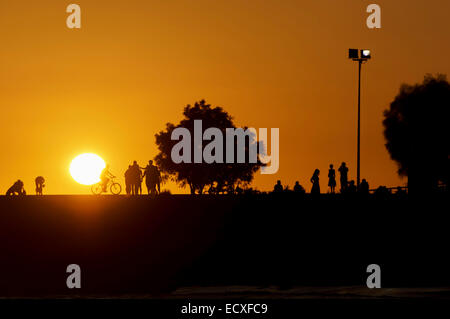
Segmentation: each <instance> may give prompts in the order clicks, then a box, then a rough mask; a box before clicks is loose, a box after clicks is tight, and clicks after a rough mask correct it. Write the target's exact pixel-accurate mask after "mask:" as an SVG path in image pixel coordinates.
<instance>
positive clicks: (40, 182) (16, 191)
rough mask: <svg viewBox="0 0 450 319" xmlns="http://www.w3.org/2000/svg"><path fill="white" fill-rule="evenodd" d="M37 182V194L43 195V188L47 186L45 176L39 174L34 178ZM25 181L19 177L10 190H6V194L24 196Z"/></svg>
mask: <svg viewBox="0 0 450 319" xmlns="http://www.w3.org/2000/svg"><path fill="white" fill-rule="evenodd" d="M34 182H35V184H36V195H42V194H43V189H44V187H45V178H44V177H42V176H38V177H36V178H35V180H34ZM26 194H27V192H26V191H25V186H24V183H23V182H22V181H21V180H20V179H18V180H17V181H16V182H15V183H14V184H13V185H12V186H11V187H10V188H8V190H7V191H6V196H23V195H26Z"/></svg>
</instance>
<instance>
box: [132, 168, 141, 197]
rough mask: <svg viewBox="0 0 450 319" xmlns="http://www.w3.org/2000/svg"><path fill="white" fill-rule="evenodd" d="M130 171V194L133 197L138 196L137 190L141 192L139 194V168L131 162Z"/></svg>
mask: <svg viewBox="0 0 450 319" xmlns="http://www.w3.org/2000/svg"><path fill="white" fill-rule="evenodd" d="M131 171H132V174H131V175H132V185H131V192H132V194H133V195H138V194H139V190H141V193H142V172H141V168H140V167H139V165H138V163H137V161H133V165H132V166H131Z"/></svg>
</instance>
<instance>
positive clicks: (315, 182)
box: [273, 162, 369, 195]
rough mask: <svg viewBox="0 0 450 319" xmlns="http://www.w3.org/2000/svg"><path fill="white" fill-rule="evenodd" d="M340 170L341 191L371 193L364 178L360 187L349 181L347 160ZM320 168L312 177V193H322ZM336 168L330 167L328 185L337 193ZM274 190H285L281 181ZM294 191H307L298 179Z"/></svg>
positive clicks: (332, 192) (276, 191)
mask: <svg viewBox="0 0 450 319" xmlns="http://www.w3.org/2000/svg"><path fill="white" fill-rule="evenodd" d="M338 172H339V175H340V178H339V181H340V184H341V189H340V191H341V193H356V192H359V193H364V194H369V183H368V182H367V181H366V180H365V179H363V180H362V181H361V183H360V185H359V188H357V187H356V185H355V181H353V180H352V181H348V167H347V164H346V163H345V162H342V164H341V166H340V167H339V168H338ZM319 175H320V170H319V169H315V170H314V173H313V175H312V177H311V179H310V182H311V183H312V187H311V194H313V195H317V194H320V182H319ZM336 185H337V182H336V170H335V169H334V165H333V164H330V168H329V169H328V187H329V189H330V193H331V194H335V193H336ZM273 191H274V192H275V193H279V192H283V191H284V190H283V185H281V181H277V183H276V184H275V186H274V189H273ZM293 191H294V192H295V193H305V190H304V188H303V187H302V186H301V185H300V183H299V182H298V181H296V182H295V185H294V189H293Z"/></svg>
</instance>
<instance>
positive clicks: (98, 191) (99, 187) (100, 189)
mask: <svg viewBox="0 0 450 319" xmlns="http://www.w3.org/2000/svg"><path fill="white" fill-rule="evenodd" d="M91 192H92V194H94V195H100V194H101V193H103V187H102V185H100V183H98V184H94V185H92V187H91Z"/></svg>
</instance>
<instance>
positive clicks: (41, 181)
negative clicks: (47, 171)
mask: <svg viewBox="0 0 450 319" xmlns="http://www.w3.org/2000/svg"><path fill="white" fill-rule="evenodd" d="M34 183H35V184H36V195H42V190H43V188H44V187H45V178H44V177H42V176H38V177H36V178H35V180H34Z"/></svg>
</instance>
